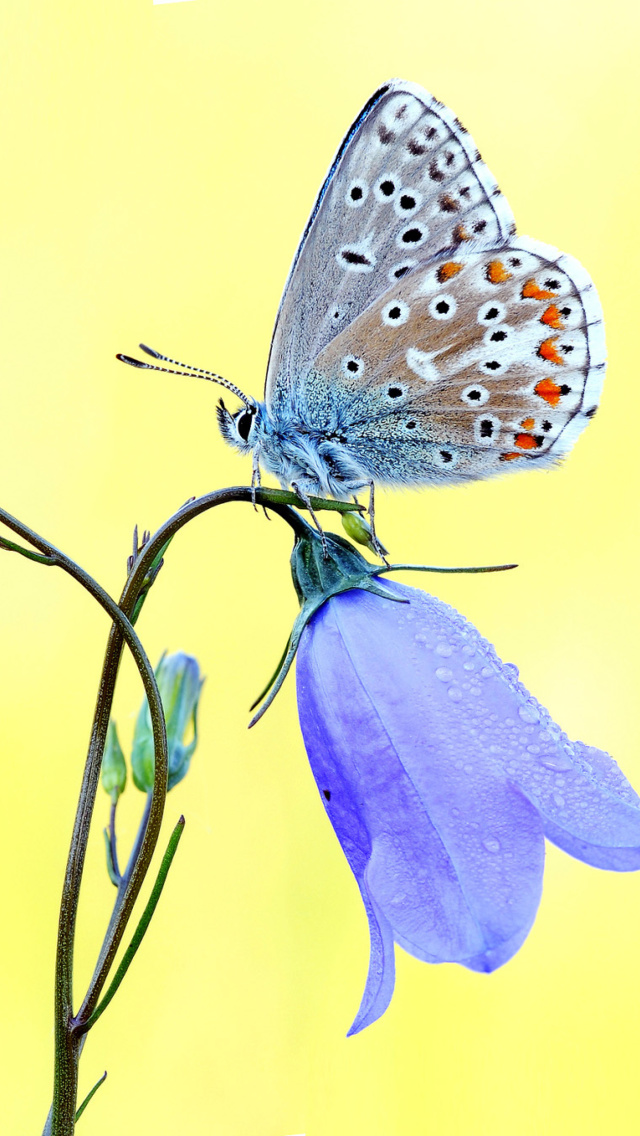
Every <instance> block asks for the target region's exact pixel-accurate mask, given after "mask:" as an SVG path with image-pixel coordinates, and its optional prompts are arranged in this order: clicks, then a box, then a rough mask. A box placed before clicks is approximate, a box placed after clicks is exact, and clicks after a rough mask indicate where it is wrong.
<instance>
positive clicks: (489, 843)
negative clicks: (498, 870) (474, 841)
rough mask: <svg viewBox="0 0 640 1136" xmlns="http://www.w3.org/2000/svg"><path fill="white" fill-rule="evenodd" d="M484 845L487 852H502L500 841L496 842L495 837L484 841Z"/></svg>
mask: <svg viewBox="0 0 640 1136" xmlns="http://www.w3.org/2000/svg"><path fill="white" fill-rule="evenodd" d="M482 843H483V845H484V847H485V848H486V850H487V852H499V851H500V841H499V840H496V839H495V837H493V836H489V837H487V839H486V840H483V841H482Z"/></svg>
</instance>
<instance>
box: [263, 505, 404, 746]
mask: <svg viewBox="0 0 640 1136" xmlns="http://www.w3.org/2000/svg"><path fill="white" fill-rule="evenodd" d="M306 530H307V531H305V532H304V534H302V533H300V534H297V535H296V541H295V544H294V546H293V552H292V554H291V576H292V578H293V586H294V588H295V590H296V595H297V597H298V601H299V603H300V611H299V613H298V615H297V617H296V620H295V623H294V625H293V628H292V631H291V635H290V636H289V640H288V642H287V645H286V647H285V650H284V654H283V656H282V658H281V660H280V662H279V663H278V666H277V667H276V670H275V673H274V674H273V676H272V678H271V679H270V680H269V682H268V683H267V685H266V687H265V688H264V690H263V691H262V693H261V694H260V695H259V696H258V698H256V700H255V702H254V703H253V705H252V706H251V710H254V709H255V707H256V706H258V705H259V704H260V703H262V705H261V706H260V709H259V710H258V711H257V713H256V714H254V716H253V718H252V719H251V721H250V722H249V727H251V726H254V725H255V724H256V722H258V721H259V719H260V718H261V717H262V715H263V714H264V713H265V711H266V710H267V709H268V708H269V706H270V705H271V703H272V702H273V700H274V698H275V696H276V694H277V693H278V691H279V690H280V687H281V686H282V684H283V682H284V680H285V678H286V677H287V674H288V672H289V669H290V667H291V664H292V662H293V660H294V658H295V654H296V651H297V649H298V644H299V642H300V637H301V635H302V632H303V631H304V629H305V627H306V626H307V624H308V623H309V620H310V619H312V617H313V616H314V615H315V613H316V612H317V611H318V610H319V608H321V607H322V605H323V604H324V603H326V601H327V600H328V599H331V597H332V596H337V595H338V594H339V593H340V592H349V591H351V590H352V589H353V588H359V589H361V590H362V591H366V592H373V593H374V594H375V595H377V596H382V598H383V599H387V600H392V601H393V602H394V603H404V602H405V601H404V600H402V599H399V597H398V596H394V595H393V594H392V593H391V592H390V591H389V590H388V589H387V588H385V587H383V585H381V584H379V583H377V581H376V579H375V577H376V576H378V575H379V574H380V573H381V572H383V571H387V570H388V569H387V568H385V565H383V564H370V563H369V561H368V560H365V558H364V556H361V555H360V553H359V552H358V550H357V549H356V548H354V547H353V545H352V544H350V543H349V541H348V540H345V539H344V537H341V536H338V535H337V533H324V534H323V537H321V536H320V535H319V534H318V533H316V532H315V531H314V530H313V529H312V528H311V527H310V526H306ZM263 699H264V701H263Z"/></svg>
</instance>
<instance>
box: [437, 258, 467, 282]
mask: <svg viewBox="0 0 640 1136" xmlns="http://www.w3.org/2000/svg"><path fill="white" fill-rule="evenodd" d="M459 272H462V265H461V264H459V263H458V261H457V260H447V261H446V263H445V264H441V265H440V267H439V269H438V272H437V277H438V280H439V281H440V283H441V284H444V282H445V280H451V277H452V276H457V275H458V273H459Z"/></svg>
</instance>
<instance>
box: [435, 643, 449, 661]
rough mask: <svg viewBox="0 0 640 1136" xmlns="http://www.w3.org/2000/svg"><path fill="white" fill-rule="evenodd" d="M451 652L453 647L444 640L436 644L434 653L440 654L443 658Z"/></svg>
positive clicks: (446, 657) (447, 656)
mask: <svg viewBox="0 0 640 1136" xmlns="http://www.w3.org/2000/svg"><path fill="white" fill-rule="evenodd" d="M452 654H453V647H452V646H451V644H450V643H447V641H446V640H445V641H444V642H443V643H437V644H436V655H442V658H443V659H448V658H449V657H450V656H451V655H452Z"/></svg>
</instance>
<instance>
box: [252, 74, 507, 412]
mask: <svg viewBox="0 0 640 1136" xmlns="http://www.w3.org/2000/svg"><path fill="white" fill-rule="evenodd" d="M513 231H514V225H513V217H512V214H511V211H510V209H509V206H508V204H507V202H506V200H505V198H504V197H503V196H502V194H501V193H500V191H499V189H498V187H497V185H496V183H495V181H494V179H493V178H492V176H491V174H490V173H489V171H488V169H487V167H486V166H485V165H484V163H483V162H482V161H481V159H480V155H479V154H478V152H477V150H476V147H475V144H474V142H473V140H472V138H471V136H470V135H469V134H468V133H467V131H466V130H465V129H464V127H463V126H462V125H461V124H460V122H459V121H458V120H457V119H456V118H455V117H454V115H453V114H452V113H451V111H450V110H448V109H447V108H446V107H444V106H443V105H442V103H440V102H438V101H437V99H434V98H433V97H432V96H431V95H430V94H428V92H427V91H425V90H423V89H422V88H421V87H418V86H416V85H414V84H411V83H404V82H401V81H393V82H392V83H390V84H388V85H387V86H385V87H382V88H381V89H380V90H379V91H378V92H376V94H375V95H374V96H373V97H372V98H371V99H370V100H369V102H368V103H367V105H366V107H365V108H364V110H363V111H362V112H361V114H360V116H359V118H358V119H357V120H356V122H355V123H354V125H353V126H352V128H351V130H350V131H349V133H348V134H347V136H346V138H345V140H344V142H343V143H342V146H341V147H340V150H339V151H338V154H337V156H336V159H335V160H334V163H333V165H332V167H331V170H330V172H329V174H328V176H327V179H326V181H325V183H324V185H323V187H322V189H321V191H320V194H319V196H318V200H317V202H316V205H315V207H314V210H313V212H312V214H311V218H310V221H309V224H308V226H307V229H306V232H305V234H304V236H303V238H302V241H301V243H300V247H299V249H298V252H297V254H296V258H295V260H294V264H293V267H292V270H291V274H290V277H289V280H288V282H287V285H286V287H285V292H284V296H283V299H282V303H281V307H280V311H279V314H278V319H277V322H276V329H275V332H274V339H273V344H272V351H271V357H270V362H269V370H268V375H267V387H266V398H267V404H268V405H269V406H270V407H271V408H273V409H274V410H276V411H277V409H278V407H279V405H281V404H282V403H284V402H286V403H287V404H291V403H293V404H294V405H295V404H296V401H297V399H296V392H297V391H298V390H299V389H300V387H302V386H304V385H305V380H306V378H307V373H308V370H309V366H310V364H311V362H312V360H313V359H314V358H315V357H316V356H317V355H318V354H319V353H320V352H321V351H322V349H323V348H324V347H325V346H326V345H327V344H328V343H329V342H330V341H331V340H332V339H334V338H335V337H336V336H337V335H339V334H340V333H341V332H342V331H343V329H344V328H345V327H347V326H348V325H349V324H350V323H352V322H353V321H354V320H356V319H357V317H358V316H359V315H360V314H361V313H362V312H364V311H365V309H366V308H367V307H368V306H369V304H371V303H372V301H374V300H375V299H376V297H378V296H380V295H382V293H384V292H386V291H387V289H388V288H389V287H390V286H392V285H393V284H395V283H396V282H397V281H398V280H400V279H402V277H403V276H405V275H406V274H408V273H409V272H410V271H411V270H412V269H414V268H415V266H416V265H417V264H418V263H420V262H422V261H424V260H425V259H428V258H429V257H430V256H432V255H434V254H437V253H438V252H440V251H442V250H444V249H456V248H473V247H476V248H477V247H492V246H497V245H500V244H503V243H504V242H505V241H506V240H507V239H508V237H509V235H510V233H512V232H513Z"/></svg>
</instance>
